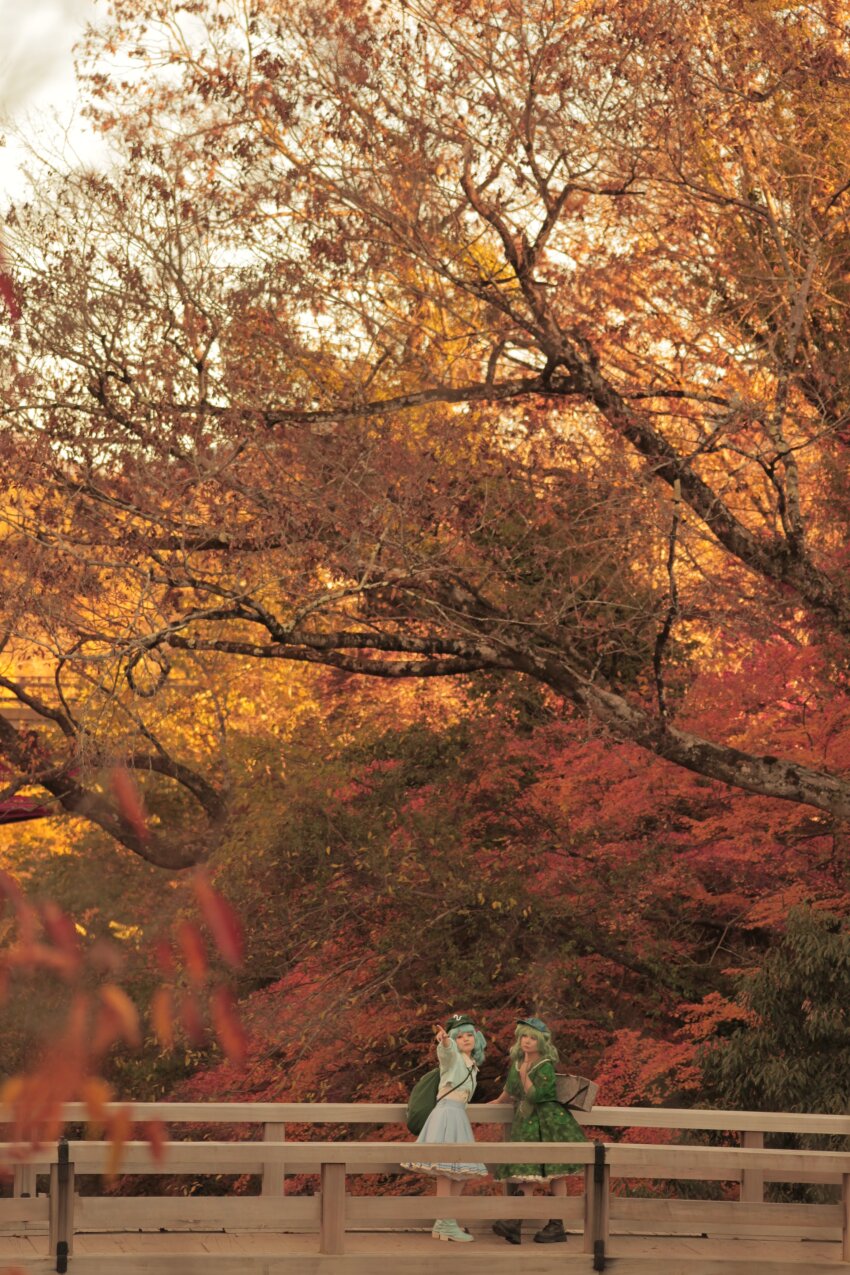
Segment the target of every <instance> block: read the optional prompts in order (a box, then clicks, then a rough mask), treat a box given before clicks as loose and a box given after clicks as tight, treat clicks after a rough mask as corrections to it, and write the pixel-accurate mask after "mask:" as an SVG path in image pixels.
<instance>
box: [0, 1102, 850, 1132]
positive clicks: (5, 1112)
mask: <svg viewBox="0 0 850 1275" xmlns="http://www.w3.org/2000/svg"><path fill="white" fill-rule="evenodd" d="M119 1107H121V1108H123V1107H129V1108H130V1112H131V1118H132V1119H133V1120H136V1121H138V1122H139V1123H141V1122H143V1121H147V1120H156V1119H160V1120H164V1121H166V1122H170V1123H173V1124H266V1123H268V1122H277V1123H281V1124H401V1123H403V1122H404V1117H405V1111H406V1108H405V1107H404V1105H402V1104H401V1103H371V1102H330V1103H321V1102H260V1103H254V1102H211V1103H205V1102H128V1103H109V1104H107V1109H108V1110H117V1109H118V1108H119ZM467 1113H468V1115H469V1118H470V1120H471V1121H472V1123H473V1124H497V1125H501V1124H509V1123H510V1121H511V1119H512V1114H513V1113H512V1111H511V1108H510V1107H509V1106H507V1105H505V1106H504V1107H490V1106H486V1105H484V1104H475V1103H472V1104H471V1105H470V1106H469V1107H467ZM573 1114H574V1115H575V1117H576V1119H577V1120H578V1122H579V1124H581V1125H586V1126H588V1127H590V1128H596V1129H610V1128H622V1129H631V1128H642V1129H677V1130H678V1129H702V1130H721V1131H725V1132H730V1133H745V1132H752V1133H808V1134H833V1135H838V1136H847V1137H850V1115H831V1114H828V1113H820V1112H818V1113H802V1112H793V1111H792V1112H787V1111H725V1110H722V1111H721V1110H716V1109H715V1108H701V1107H681V1108H677V1107H594V1108H593V1110H592V1111H576V1112H574V1113H573ZM62 1116H63V1119H64V1120H65V1121H66V1122H67V1123H69V1124H74V1123H85V1122H86V1121H87V1120H88V1113H87V1111H86V1107H85V1105H84V1104H83V1103H80V1102H71V1103H66V1104H65V1105H64V1107H63V1108H62ZM11 1120H12V1113H11V1112H10V1110H9V1108H8V1107H6V1108H3V1107H0V1124H3V1123H8V1122H10V1121H11Z"/></svg>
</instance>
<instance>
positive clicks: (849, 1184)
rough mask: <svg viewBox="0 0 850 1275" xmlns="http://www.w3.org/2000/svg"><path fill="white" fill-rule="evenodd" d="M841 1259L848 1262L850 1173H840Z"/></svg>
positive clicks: (849, 1251) (849, 1248) (849, 1255)
mask: <svg viewBox="0 0 850 1275" xmlns="http://www.w3.org/2000/svg"><path fill="white" fill-rule="evenodd" d="M841 1209H842V1218H841V1260H842V1262H850V1173H842V1175H841Z"/></svg>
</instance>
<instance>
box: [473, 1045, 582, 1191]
mask: <svg viewBox="0 0 850 1275" xmlns="http://www.w3.org/2000/svg"><path fill="white" fill-rule="evenodd" d="M528 1074H529V1077H530V1079H531V1081H532V1084H531V1088H530V1089H528V1090H525V1089H523V1087H522V1081H521V1080H520V1078H519V1071H518V1069H517V1066H516V1063H511V1068H510V1071H509V1072H508V1078H507V1080H506V1081H505V1092H506V1093H508V1094H510V1096H511V1097H512V1098H513V1100H514V1102H515V1104H516V1106H515V1109H514V1118H513V1122H512V1124H511V1131H510V1135H509V1136H510V1140H511V1142H586V1141H587V1139H586V1138H585V1136H584V1133H583V1132H582V1128H581V1125H580V1124H579V1123H578V1121H577V1120H576V1118H575V1116H574V1115H573V1114H572V1112H571V1111H568V1110H567V1108H566V1107H563V1106H561V1104H560V1102H558V1100H557V1098H556V1096H555V1068H554V1067H553V1065H552V1063H551V1062H549V1061H548V1060H547V1059H543V1060H541V1061H540V1062H539V1063H537V1064H536V1065H535V1066H534V1067H532V1069H531V1071H530V1072H529V1073H528ZM582 1167H583V1166H582V1165H578V1164H499V1165H497V1166H496V1167H495V1168H494V1170H493V1175H494V1177H496V1178H500V1179H502V1180H503V1181H504V1180H505V1179H508V1180H509V1181H511V1182H548V1181H549V1180H550V1179H551V1178H563V1177H566V1175H567V1174H569V1173H579V1172H581V1169H582Z"/></svg>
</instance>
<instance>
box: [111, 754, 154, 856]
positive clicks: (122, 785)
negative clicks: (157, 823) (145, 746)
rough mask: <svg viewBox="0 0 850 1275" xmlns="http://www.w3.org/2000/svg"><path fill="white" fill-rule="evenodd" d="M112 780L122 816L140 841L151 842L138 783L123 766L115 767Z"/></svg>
mask: <svg viewBox="0 0 850 1275" xmlns="http://www.w3.org/2000/svg"><path fill="white" fill-rule="evenodd" d="M111 780H112V791H113V792H114V794H115V800H116V802H117V803H118V809H119V811H120V813H121V815H122V816H123V818H124V819H125V820H126V822H127V823H128V824H129V825H130V827H131V828H132V830H133V832H134V833H135V834H136V836H137V837H138V838H139V840H140V841H148V840H150V830H149V828H148V819H147V814H146V812H145V805H144V802H143V801H142V794H141V793H140V792H139V789H138V785H137V784H136V781H135V780H134V779H133V778H132V776H131V775H130V773H129V771H127V770H125V769H124V767H123V766H116V767H115V769H114V770H113V771H112V776H111Z"/></svg>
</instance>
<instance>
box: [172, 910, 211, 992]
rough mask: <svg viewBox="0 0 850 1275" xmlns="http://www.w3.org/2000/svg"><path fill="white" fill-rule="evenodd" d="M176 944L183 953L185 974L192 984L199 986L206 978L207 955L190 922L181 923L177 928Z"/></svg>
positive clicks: (198, 933) (195, 929)
mask: <svg viewBox="0 0 850 1275" xmlns="http://www.w3.org/2000/svg"><path fill="white" fill-rule="evenodd" d="M177 942H178V943H179V945H180V950H181V952H182V953H183V960H184V962H185V965H186V972H187V973H188V975H189V978H190V979H191V980H192V982H193V983H194V984H195V985H196V986H199V985H200V984H201V983H203V982H204V981H205V979H206V977H207V953H206V948H205V946H204V940H203V938H202V937H201V933H200V931H199V930H198V928H197V926H195V925H193V924H192V923H191V921H181V922H180V924H179V925H178V927H177Z"/></svg>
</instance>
